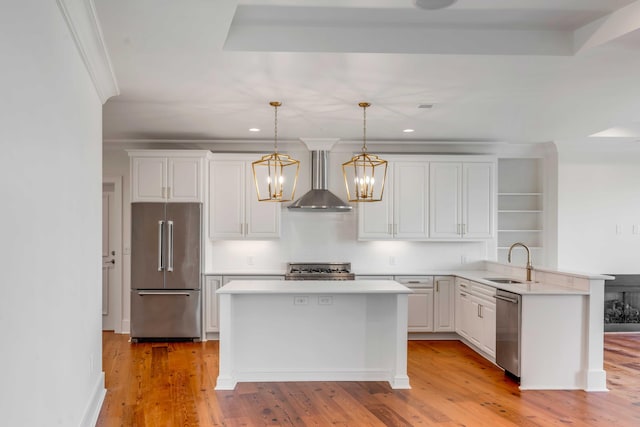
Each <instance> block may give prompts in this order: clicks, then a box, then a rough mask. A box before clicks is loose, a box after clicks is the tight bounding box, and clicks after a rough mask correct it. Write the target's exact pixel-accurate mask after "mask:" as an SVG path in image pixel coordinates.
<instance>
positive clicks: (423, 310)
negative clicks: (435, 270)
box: [407, 288, 433, 332]
mask: <svg viewBox="0 0 640 427" xmlns="http://www.w3.org/2000/svg"><path fill="white" fill-rule="evenodd" d="M413 292H414V293H413V294H410V295H409V322H408V328H407V330H408V331H409V332H432V331H433V288H431V289H426V288H422V289H413Z"/></svg>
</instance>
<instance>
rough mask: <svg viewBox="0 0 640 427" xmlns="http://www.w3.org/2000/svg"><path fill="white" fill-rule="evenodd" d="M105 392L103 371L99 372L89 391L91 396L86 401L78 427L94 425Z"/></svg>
mask: <svg viewBox="0 0 640 427" xmlns="http://www.w3.org/2000/svg"><path fill="white" fill-rule="evenodd" d="M106 394H107V389H106V388H104V372H100V375H98V380H97V381H96V384H95V387H94V388H93V392H92V393H91V398H90V399H89V402H88V403H87V408H86V409H85V411H84V416H83V417H82V421H81V422H80V427H94V426H95V425H96V423H97V422H98V416H99V415H100V409H101V408H102V403H103V402H104V397H105V395H106Z"/></svg>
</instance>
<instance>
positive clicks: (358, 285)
mask: <svg viewBox="0 0 640 427" xmlns="http://www.w3.org/2000/svg"><path fill="white" fill-rule="evenodd" d="M216 293H218V294H298V293H304V294H410V293H413V291H412V290H411V289H409V288H407V287H406V286H404V285H401V284H400V283H398V282H396V281H393V280H286V281H280V280H278V281H274V280H233V281H231V282H229V283H227V284H226V285H225V286H223V287H221V288H220V289H218V290H217V291H216Z"/></svg>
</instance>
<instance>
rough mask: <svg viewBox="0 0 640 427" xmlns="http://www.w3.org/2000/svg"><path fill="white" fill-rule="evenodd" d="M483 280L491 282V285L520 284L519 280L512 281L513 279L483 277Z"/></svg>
mask: <svg viewBox="0 0 640 427" xmlns="http://www.w3.org/2000/svg"><path fill="white" fill-rule="evenodd" d="M484 280H488V281H489V282H493V283H503V284H508V285H511V284H515V283H522V282H521V281H519V280H514V279H504V278H488V277H485V278H484Z"/></svg>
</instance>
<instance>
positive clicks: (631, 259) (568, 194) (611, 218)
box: [558, 143, 640, 274]
mask: <svg viewBox="0 0 640 427" xmlns="http://www.w3.org/2000/svg"><path fill="white" fill-rule="evenodd" d="M628 144H633V143H628ZM587 148H588V147H585V148H582V149H580V148H578V149H561V150H560V152H559V164H558V268H560V269H563V270H577V271H589V272H595V273H618V274H625V273H626V274H633V273H635V274H638V273H640V229H639V227H640V149H636V150H621V151H619V152H617V153H611V152H603V151H600V150H598V151H595V150H590V151H586V149H587ZM634 227H635V231H634Z"/></svg>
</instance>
